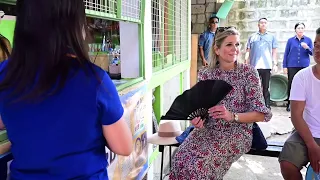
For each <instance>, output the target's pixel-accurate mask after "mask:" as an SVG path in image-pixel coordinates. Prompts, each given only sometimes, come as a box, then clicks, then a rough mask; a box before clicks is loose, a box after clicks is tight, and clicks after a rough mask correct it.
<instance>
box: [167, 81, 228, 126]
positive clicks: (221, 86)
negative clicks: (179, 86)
mask: <svg viewBox="0 0 320 180" xmlns="http://www.w3.org/2000/svg"><path fill="white" fill-rule="evenodd" d="M231 90H232V86H231V85H230V84H228V83H227V82H225V81H222V80H205V81H200V82H198V83H197V84H196V85H195V86H193V87H192V88H191V89H189V90H186V91H185V92H183V94H181V95H179V96H178V97H177V98H176V99H175V100H174V101H173V103H172V105H171V107H170V109H169V111H168V112H167V113H166V115H165V116H162V117H161V119H163V120H192V119H194V118H195V117H201V119H203V120H205V119H207V118H208V115H209V113H208V109H209V108H211V107H213V106H215V105H217V104H218V103H219V102H220V101H221V100H222V99H223V98H224V97H225V96H226V95H227V94H228V93H229V92H230V91H231Z"/></svg>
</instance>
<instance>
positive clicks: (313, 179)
mask: <svg viewBox="0 0 320 180" xmlns="http://www.w3.org/2000/svg"><path fill="white" fill-rule="evenodd" d="M306 180H320V174H316V173H315V172H314V171H313V169H312V167H311V165H310V164H309V166H308V168H307V173H306Z"/></svg>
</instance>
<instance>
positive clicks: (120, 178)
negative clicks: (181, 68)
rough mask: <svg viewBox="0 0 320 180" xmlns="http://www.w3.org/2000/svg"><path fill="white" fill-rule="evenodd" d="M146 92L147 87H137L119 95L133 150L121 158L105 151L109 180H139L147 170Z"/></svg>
mask: <svg viewBox="0 0 320 180" xmlns="http://www.w3.org/2000/svg"><path fill="white" fill-rule="evenodd" d="M146 92H147V86H146V85H139V86H137V87H133V88H130V89H129V90H126V92H120V93H119V94H120V99H121V102H122V104H123V107H124V109H125V112H124V118H125V120H126V122H127V123H128V126H129V127H130V129H131V132H132V136H133V141H132V143H133V148H134V150H133V152H132V153H131V155H130V156H128V157H123V156H119V155H116V154H114V153H113V152H111V151H110V150H108V149H106V150H107V154H106V156H107V158H108V162H109V166H108V174H109V179H111V180H129V179H132V180H141V179H142V178H143V176H144V175H145V174H146V172H147V170H148V146H147V131H146V118H145V117H146V113H147V111H146V105H147V100H146V96H145V94H146Z"/></svg>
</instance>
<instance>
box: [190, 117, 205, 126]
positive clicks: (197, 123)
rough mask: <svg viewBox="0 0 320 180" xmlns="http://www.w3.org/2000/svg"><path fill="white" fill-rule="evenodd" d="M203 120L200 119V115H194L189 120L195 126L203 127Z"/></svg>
mask: <svg viewBox="0 0 320 180" xmlns="http://www.w3.org/2000/svg"><path fill="white" fill-rule="evenodd" d="M203 123H204V120H202V119H201V118H200V117H196V118H194V119H192V120H191V124H192V125H193V126H194V127H196V128H203Z"/></svg>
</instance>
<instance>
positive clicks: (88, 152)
mask: <svg viewBox="0 0 320 180" xmlns="http://www.w3.org/2000/svg"><path fill="white" fill-rule="evenodd" d="M16 6H17V7H16V8H17V20H16V26H15V32H14V41H13V43H14V47H13V50H12V54H11V56H10V58H9V60H7V61H4V62H2V63H1V64H0V114H1V116H2V120H3V123H4V125H5V127H6V129H7V132H8V138H9V139H10V141H11V142H12V149H11V152H12V155H13V157H14V159H13V162H12V163H11V174H10V176H11V179H51V180H62V179H86V180H96V179H108V173H107V170H106V167H107V159H106V154H105V145H106V141H107V143H108V145H109V147H110V149H111V150H112V151H113V152H114V153H116V154H119V155H124V156H127V155H129V154H130V153H131V151H132V135H131V132H130V130H129V128H128V126H127V124H126V122H125V121H124V119H123V118H122V115H123V112H124V110H123V107H122V104H121V102H120V100H119V96H118V93H117V91H116V88H115V86H114V85H113V83H112V81H111V79H110V77H109V76H108V74H107V73H106V72H105V71H103V70H102V69H101V68H99V67H97V66H95V65H94V64H93V63H91V62H90V61H89V57H88V53H87V49H88V48H87V46H88V45H87V43H86V42H85V40H84V35H85V29H86V24H85V9H84V4H83V1H79V0H69V1H65V0H54V1H39V0H29V1H23V0H18V1H17V5H16ZM39 7H41V8H39Z"/></svg>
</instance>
